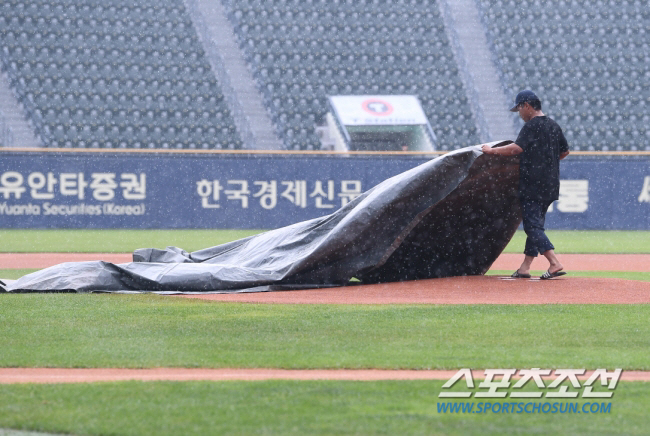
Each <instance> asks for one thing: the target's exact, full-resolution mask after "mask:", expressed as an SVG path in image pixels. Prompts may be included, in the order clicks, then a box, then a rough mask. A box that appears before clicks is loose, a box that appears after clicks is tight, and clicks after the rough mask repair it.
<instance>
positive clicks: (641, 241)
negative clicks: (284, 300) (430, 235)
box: [0, 230, 650, 435]
mask: <svg viewBox="0 0 650 436" xmlns="http://www.w3.org/2000/svg"><path fill="white" fill-rule="evenodd" d="M254 233H255V231H245V232H240V231H233V232H228V231H212V230H207V231H131V230H129V231H101V230H92V231H89V230H84V231H78V230H72V231H48V230H37V231H34V230H29V231H27V230H25V231H16V230H0V241H2V246H1V247H0V251H2V252H35V251H42V252H47V251H61V252H75V251H81V252H129V251H132V250H133V249H135V248H141V247H165V246H167V245H176V246H180V247H183V248H185V249H187V250H196V249H200V248H204V247H207V246H211V245H216V244H219V243H223V242H227V241H229V240H233V239H237V238H241V237H245V236H248V235H250V234H254ZM549 233H550V235H549V236H550V237H551V239H552V240H553V241H554V243H555V244H556V245H557V246H558V252H560V253H648V252H650V232H549ZM522 247H523V235H522V234H521V233H518V234H517V235H516V236H515V238H514V239H513V241H512V242H511V244H510V245H509V246H508V249H507V251H510V252H521V250H522ZM0 268H1V266H0ZM30 271H32V270H6V269H5V270H1V269H0V277H3V278H17V277H19V276H21V275H23V274H25V273H28V272H30ZM510 272H511V271H491V273H492V274H509V273H510ZM571 273H572V274H574V275H577V276H581V275H584V276H601V277H618V278H625V279H631V280H646V281H647V280H650V273H644V272H639V273H637V272H616V271H605V272H573V271H572V272H571ZM0 329H1V331H2V334H1V335H0V366H2V367H10V366H21V367H26V366H52V367H106V366H114V367H157V366H180V367H251V368H252V367H276V368H410V369H414V368H417V369H424V368H441V369H445V368H447V369H454V368H460V367H472V368H520V369H524V368H533V367H541V368H561V367H564V368H588V369H595V368H601V367H604V368H609V369H613V368H624V369H641V370H650V354H648V350H650V306H649V305H615V306H607V305H535V306H514V305H486V306H482V305H445V306H435V305H396V306H383V305H365V306H356V305H258V304H238V303H214V302H205V301H199V300H188V299H182V298H175V297H161V296H156V295H95V294H91V295H88V294H83V295H75V294H29V295H26V294H19V295H0ZM442 383H444V382H443V381H413V382H406V381H401V382H335V381H313V382H298V381H268V382H186V383H175V382H122V383H93V384H70V385H63V384H61V385H0V429H2V428H13V429H23V430H30V431H45V432H50V433H65V434H84V435H86V434H88V435H100V434H101V435H104V434H116V435H122V434H124V435H131V434H133V435H146V434H151V435H178V434H200V435H203V434H391V435H392V434H549V433H556V434H647V425H648V423H649V419H648V418H647V409H648V407H649V406H650V383H632V382H628V383H620V384H619V387H618V388H617V390H616V393H615V396H614V398H613V399H612V400H611V403H612V407H611V412H610V413H605V414H598V415H594V416H590V415H581V414H444V413H439V412H438V410H437V408H436V406H437V403H439V401H440V399H438V397H437V393H438V392H439V391H440V387H441V385H442ZM473 401H476V400H473ZM497 401H501V400H497ZM580 401H584V400H580Z"/></svg>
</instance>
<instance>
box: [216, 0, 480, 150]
mask: <svg viewBox="0 0 650 436" xmlns="http://www.w3.org/2000/svg"><path fill="white" fill-rule="evenodd" d="M224 4H225V5H226V7H227V9H228V17H229V19H230V20H231V22H232V24H233V26H234V28H235V34H236V35H237V37H238V38H239V43H240V47H242V48H243V50H244V52H245V58H246V59H247V61H248V62H249V64H250V67H251V69H252V71H253V75H254V77H255V80H256V83H257V85H258V87H259V88H260V91H261V93H262V95H263V98H264V103H265V105H266V107H267V109H268V111H269V112H270V114H271V119H272V120H273V122H274V123H275V127H276V131H278V132H279V133H280V136H281V137H282V140H283V141H284V145H285V147H286V148H288V149H295V148H296V147H298V148H299V149H318V148H319V140H318V137H317V136H316V134H315V132H314V127H315V123H316V122H323V119H324V117H325V113H326V112H327V110H328V107H327V99H326V97H327V95H331V94H371V93H372V94H416V95H418V96H419V97H420V98H421V100H423V101H424V100H427V101H433V100H434V98H435V96H436V95H438V90H437V89H435V88H431V87H429V88H427V87H425V86H424V85H425V84H427V85H428V84H429V83H431V82H432V81H436V80H437V78H440V77H445V78H450V79H453V80H451V81H450V84H452V83H453V86H454V87H455V89H454V92H453V96H454V97H455V98H451V99H450V100H440V101H439V102H438V103H437V104H431V105H424V110H425V113H426V114H427V116H428V118H429V119H430V120H433V119H434V118H437V117H440V118H442V117H444V116H445V115H446V114H449V113H452V111H453V113H454V114H455V113H457V112H458V111H459V110H460V111H461V112H463V113H464V114H465V119H464V121H463V125H462V130H461V131H466V132H467V135H466V136H463V135H456V134H455V133H454V136H450V135H448V134H447V133H445V132H444V131H442V130H439V129H436V128H434V130H435V131H436V134H437V135H438V138H439V140H440V142H441V143H445V144H448V145H447V146H448V147H451V148H459V147H463V146H466V145H471V144H475V143H478V142H479V139H478V135H477V133H476V129H475V120H474V119H473V118H472V115H471V112H470V109H469V105H468V103H467V99H466V97H465V94H466V92H465V90H464V88H463V85H462V83H461V81H460V77H459V71H458V67H457V65H456V63H455V60H454V57H453V54H452V52H451V48H450V44H449V41H448V40H447V36H446V34H445V31H444V30H445V29H444V25H443V23H442V19H441V17H440V14H439V9H438V8H439V6H438V5H437V4H436V2H410V1H399V0H398V1H396V2H384V1H382V2H378V1H377V2H375V1H354V2H352V1H346V2H337V3H336V4H335V5H331V4H325V3H323V2H320V1H300V2H295V1H291V2H287V1H284V0H271V1H264V2H261V1H259V2H258V1H250V2H249V1H245V0H243V1H230V0H227V1H224ZM404 23H408V25H405V24H404ZM396 53H400V54H399V55H398V54H396ZM423 59H426V60H427V61H426V62H424V61H423ZM450 96H451V94H450ZM461 98H462V100H461ZM454 132H455V131H454Z"/></svg>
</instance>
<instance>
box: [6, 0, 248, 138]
mask: <svg viewBox="0 0 650 436" xmlns="http://www.w3.org/2000/svg"><path fill="white" fill-rule="evenodd" d="M0 46H1V49H2V51H1V52H0V58H1V63H2V68H3V71H5V72H6V73H7V75H8V77H9V80H10V82H11V86H12V87H13V89H14V93H15V94H16V96H17V97H18V99H19V101H20V102H21V103H22V105H23V106H24V108H25V111H26V112H27V115H28V117H29V118H30V119H31V122H32V125H33V126H34V129H35V131H36V133H37V135H39V136H40V138H41V140H42V143H43V144H44V145H45V146H48V147H81V148H188V149H192V148H200V149H204V148H209V149H213V148H217V149H219V148H241V146H242V141H241V138H240V136H239V134H238V132H237V130H236V128H235V125H234V123H233V120H232V116H231V113H230V110H229V108H228V107H227V105H226V104H225V102H224V97H223V94H222V91H221V88H220V86H219V84H218V83H217V81H216V79H215V76H214V74H213V72H212V71H211V69H210V66H209V64H208V62H207V61H206V59H205V55H204V52H203V49H202V47H201V44H200V42H199V41H198V39H197V36H196V33H195V30H194V28H193V25H192V21H191V20H190V18H189V15H188V14H187V12H186V10H185V6H184V4H183V2H182V0H138V1H137V2H133V1H126V0H3V1H2V3H1V4H0Z"/></svg>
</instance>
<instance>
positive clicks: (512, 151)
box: [481, 143, 524, 156]
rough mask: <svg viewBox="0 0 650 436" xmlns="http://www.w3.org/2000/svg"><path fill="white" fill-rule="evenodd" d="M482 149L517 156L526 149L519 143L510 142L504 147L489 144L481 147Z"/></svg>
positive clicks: (490, 152) (487, 152)
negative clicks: (494, 146)
mask: <svg viewBox="0 0 650 436" xmlns="http://www.w3.org/2000/svg"><path fill="white" fill-rule="evenodd" d="M481 151H483V153H485V154H500V155H501V156H515V155H518V154H519V153H522V152H523V151H524V150H523V149H522V148H521V147H520V146H518V145H517V144H514V143H512V144H508V145H506V146H503V147H496V148H492V147H490V146H489V145H484V146H483V147H481Z"/></svg>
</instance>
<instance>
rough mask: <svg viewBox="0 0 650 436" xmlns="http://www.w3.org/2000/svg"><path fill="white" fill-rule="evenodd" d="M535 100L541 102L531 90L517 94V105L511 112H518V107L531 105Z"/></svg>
mask: <svg viewBox="0 0 650 436" xmlns="http://www.w3.org/2000/svg"><path fill="white" fill-rule="evenodd" d="M535 100H539V97H537V95H535V93H534V92H533V91H531V90H529V89H526V90H523V91H521V92H520V93H519V94H517V97H515V105H514V106H513V107H512V108H510V112H517V106H519V105H520V104H522V103H530V102H531V101H535Z"/></svg>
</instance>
